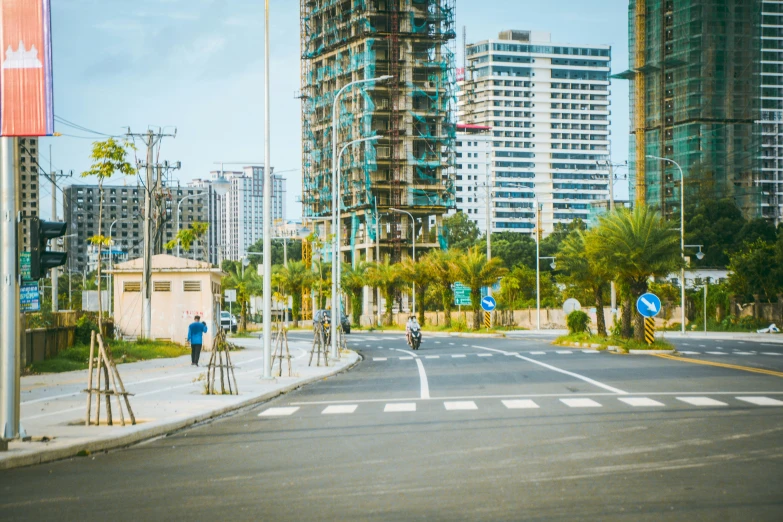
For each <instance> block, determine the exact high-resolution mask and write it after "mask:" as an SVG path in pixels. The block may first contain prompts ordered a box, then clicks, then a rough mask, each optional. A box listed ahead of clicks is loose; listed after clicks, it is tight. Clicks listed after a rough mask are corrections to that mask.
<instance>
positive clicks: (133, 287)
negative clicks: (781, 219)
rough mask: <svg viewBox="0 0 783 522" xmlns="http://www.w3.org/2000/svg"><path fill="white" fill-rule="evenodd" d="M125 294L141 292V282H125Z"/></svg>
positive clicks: (123, 288) (123, 285)
mask: <svg viewBox="0 0 783 522" xmlns="http://www.w3.org/2000/svg"><path fill="white" fill-rule="evenodd" d="M122 291H123V292H126V293H127V292H141V281H125V282H123V284H122Z"/></svg>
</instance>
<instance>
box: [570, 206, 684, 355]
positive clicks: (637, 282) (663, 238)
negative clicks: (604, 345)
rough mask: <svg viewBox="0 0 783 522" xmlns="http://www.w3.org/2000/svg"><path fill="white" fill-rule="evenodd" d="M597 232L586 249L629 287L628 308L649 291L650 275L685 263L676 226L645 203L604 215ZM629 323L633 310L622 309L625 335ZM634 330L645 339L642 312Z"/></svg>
mask: <svg viewBox="0 0 783 522" xmlns="http://www.w3.org/2000/svg"><path fill="white" fill-rule="evenodd" d="M594 234H595V236H594V237H593V238H591V240H590V241H587V242H586V244H585V245H586V253H587V255H588V256H589V257H591V258H593V259H596V262H597V263H603V264H605V265H606V267H607V268H608V270H609V271H610V272H611V273H613V274H614V275H615V276H616V278H617V280H618V283H620V285H621V286H624V287H625V288H627V289H628V292H626V297H625V302H624V304H623V306H624V307H626V309H627V310H631V307H632V304H633V300H634V299H636V298H637V297H639V296H640V295H642V294H643V293H645V292H646V291H647V282H648V281H649V279H650V277H652V276H654V275H659V276H665V275H667V274H670V273H671V272H673V271H675V270H677V269H678V268H680V267H681V266H682V257H681V255H682V254H681V251H680V237H679V234H678V232H677V229H676V228H674V227H673V226H672V224H671V223H669V222H668V221H666V220H664V219H662V218H661V216H660V214H658V213H657V212H655V211H653V210H650V209H649V208H648V207H647V206H645V205H638V206H636V208H634V209H633V211H630V210H628V209H625V208H622V209H619V210H616V211H614V212H611V213H609V214H606V215H605V216H602V217H601V219H600V225H599V226H598V228H596V229H595V231H594ZM626 321H627V322H628V324H626ZM630 326H631V325H630V314H628V313H623V335H624V336H627V337H629V336H630V335H629V334H630ZM634 333H635V338H636V339H637V340H638V341H643V340H644V318H643V317H642V316H641V315H639V314H636V321H635V332H634Z"/></svg>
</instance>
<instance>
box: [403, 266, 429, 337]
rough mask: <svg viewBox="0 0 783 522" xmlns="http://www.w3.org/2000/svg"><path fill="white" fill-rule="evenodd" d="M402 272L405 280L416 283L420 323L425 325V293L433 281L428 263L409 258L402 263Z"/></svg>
mask: <svg viewBox="0 0 783 522" xmlns="http://www.w3.org/2000/svg"><path fill="white" fill-rule="evenodd" d="M400 272H401V276H402V280H403V281H405V282H406V283H409V284H415V285H416V302H417V303H418V310H417V311H418V314H419V324H420V325H422V326H424V320H425V316H424V294H426V293H427V288H429V286H430V284H431V283H432V275H431V274H430V272H429V268H428V266H427V263H425V262H424V261H423V260H421V259H420V260H419V261H417V262H416V263H414V262H413V260H412V259H410V258H408V259H405V260H404V261H403V262H402V264H401V265H400Z"/></svg>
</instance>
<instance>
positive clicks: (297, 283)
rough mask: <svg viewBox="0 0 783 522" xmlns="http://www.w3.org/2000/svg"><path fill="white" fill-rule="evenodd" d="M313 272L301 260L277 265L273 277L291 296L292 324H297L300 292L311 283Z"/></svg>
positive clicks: (299, 310) (300, 298)
mask: <svg viewBox="0 0 783 522" xmlns="http://www.w3.org/2000/svg"><path fill="white" fill-rule="evenodd" d="M313 276H314V274H313V272H312V271H311V270H310V268H309V267H306V266H305V264H304V262H303V261H289V262H288V266H281V265H278V266H277V271H276V273H275V279H276V281H277V284H278V285H279V286H280V287H281V288H282V289H283V292H284V293H285V294H286V295H289V296H291V301H292V303H291V313H292V314H293V319H294V326H299V319H300V314H301V310H302V294H304V292H305V290H307V289H309V288H310V285H312V283H313V278H314V277H313Z"/></svg>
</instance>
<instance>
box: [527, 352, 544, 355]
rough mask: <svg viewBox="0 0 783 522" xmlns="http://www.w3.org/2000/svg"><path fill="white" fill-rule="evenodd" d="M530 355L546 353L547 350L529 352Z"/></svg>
mask: <svg viewBox="0 0 783 522" xmlns="http://www.w3.org/2000/svg"><path fill="white" fill-rule="evenodd" d="M528 353H529V354H530V355H544V354H545V353H546V352H528Z"/></svg>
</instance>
